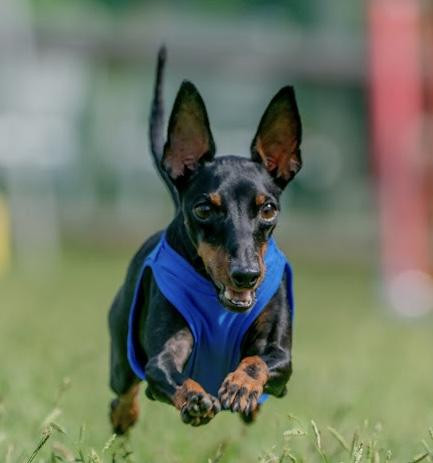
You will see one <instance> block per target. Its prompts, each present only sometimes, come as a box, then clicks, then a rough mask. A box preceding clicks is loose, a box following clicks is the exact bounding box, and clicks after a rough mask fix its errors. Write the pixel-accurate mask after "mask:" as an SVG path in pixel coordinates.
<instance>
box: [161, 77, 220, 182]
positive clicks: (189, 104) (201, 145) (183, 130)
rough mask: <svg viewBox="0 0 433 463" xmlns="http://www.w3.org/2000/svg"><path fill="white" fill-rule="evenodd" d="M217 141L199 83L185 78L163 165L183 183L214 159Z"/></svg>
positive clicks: (169, 173) (175, 105)
mask: <svg viewBox="0 0 433 463" xmlns="http://www.w3.org/2000/svg"><path fill="white" fill-rule="evenodd" d="M214 154H215V144H214V141H213V138H212V133H211V131H210V128H209V119H208V116H207V112H206V108H205V105H204V102H203V100H202V98H201V96H200V94H199V93H198V91H197V89H196V88H195V86H194V85H193V84H192V83H191V82H188V81H184V82H183V83H182V85H181V87H180V89H179V91H178V93H177V96H176V100H175V102H174V105H173V110H172V112H171V116H170V121H169V123H168V134H167V142H166V144H165V147H164V155H163V157H162V161H161V162H162V166H163V168H164V169H165V170H166V172H167V173H168V175H169V176H170V178H171V179H172V180H173V181H174V182H175V183H178V184H179V183H182V180H185V179H186V178H187V177H188V175H189V174H190V173H191V172H193V171H194V170H195V169H196V168H197V166H198V165H199V164H200V163H201V162H205V161H210V160H211V159H212V158H213V156H214Z"/></svg>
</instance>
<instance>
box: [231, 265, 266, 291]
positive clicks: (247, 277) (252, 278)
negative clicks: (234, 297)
mask: <svg viewBox="0 0 433 463" xmlns="http://www.w3.org/2000/svg"><path fill="white" fill-rule="evenodd" d="M230 276H231V278H232V280H233V283H234V284H235V285H236V286H237V287H238V288H252V287H253V286H254V285H255V284H256V283H257V280H258V279H259V276H260V273H259V272H258V271H257V270H254V269H248V268H247V269H242V268H234V269H233V270H232V272H231V275H230Z"/></svg>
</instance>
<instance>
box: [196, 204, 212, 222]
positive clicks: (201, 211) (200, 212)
mask: <svg viewBox="0 0 433 463" xmlns="http://www.w3.org/2000/svg"><path fill="white" fill-rule="evenodd" d="M193 212H194V215H195V216H196V217H197V218H198V219H199V220H207V219H208V218H209V217H210V216H211V214H212V207H211V206H210V205H209V204H199V205H198V206H195V207H194V209H193Z"/></svg>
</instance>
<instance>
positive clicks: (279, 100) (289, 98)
mask: <svg viewBox="0 0 433 463" xmlns="http://www.w3.org/2000/svg"><path fill="white" fill-rule="evenodd" d="M301 138H302V126H301V118H300V116H299V111H298V106H297V104H296V99H295V92H294V90H293V87H289V86H287V87H283V88H282V89H281V90H280V91H279V92H278V93H277V94H276V95H275V96H274V98H272V100H271V102H270V103H269V106H268V107H267V108H266V111H265V113H264V114H263V116H262V119H261V120H260V123H259V128H258V129H257V133H256V135H255V137H254V140H253V142H252V144H251V158H252V160H253V161H256V162H261V163H263V164H264V166H265V167H266V169H267V171H268V172H269V173H270V175H271V176H272V177H273V178H274V181H275V183H277V184H278V186H280V187H281V188H284V187H285V186H286V185H287V183H288V182H289V181H290V180H291V179H292V178H293V177H294V176H295V175H296V173H297V172H298V171H299V169H300V168H301V166H302V160H301V150H300V148H299V147H300V144H301Z"/></svg>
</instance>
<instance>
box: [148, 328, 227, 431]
mask: <svg viewBox="0 0 433 463" xmlns="http://www.w3.org/2000/svg"><path fill="white" fill-rule="evenodd" d="M192 345H193V338H192V335H191V332H190V330H189V329H188V328H187V327H184V328H181V329H180V330H179V331H177V332H176V333H174V334H173V335H172V336H171V337H170V338H169V339H167V340H166V341H165V342H164V345H163V347H162V348H161V349H160V350H159V352H158V353H157V354H156V355H154V356H153V357H151V358H150V359H149V361H148V363H147V365H146V379H147V382H148V384H149V393H150V394H151V395H152V396H153V397H154V398H155V399H158V400H161V401H163V402H169V403H171V404H173V405H174V406H175V407H176V408H177V409H178V410H179V411H180V415H181V418H182V421H183V422H184V423H187V424H191V425H192V426H200V425H202V424H206V423H208V422H209V421H210V420H211V419H212V418H213V417H214V416H215V415H216V414H217V413H218V412H219V411H220V404H219V401H218V399H217V398H215V397H213V396H212V395H210V394H208V393H207V392H206V391H205V390H204V389H203V388H202V387H201V386H200V384H198V383H197V382H196V381H194V380H192V379H191V378H188V377H187V376H186V375H185V374H184V373H182V370H183V368H184V365H185V363H186V362H187V360H188V358H189V355H190V353H191V349H192Z"/></svg>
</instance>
